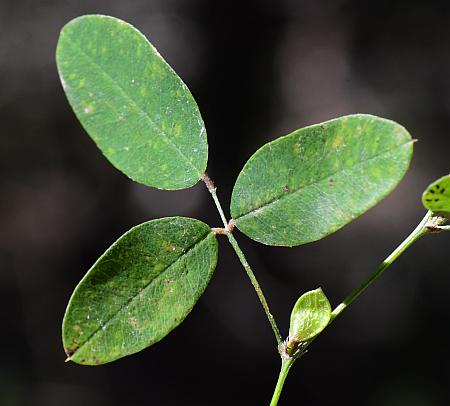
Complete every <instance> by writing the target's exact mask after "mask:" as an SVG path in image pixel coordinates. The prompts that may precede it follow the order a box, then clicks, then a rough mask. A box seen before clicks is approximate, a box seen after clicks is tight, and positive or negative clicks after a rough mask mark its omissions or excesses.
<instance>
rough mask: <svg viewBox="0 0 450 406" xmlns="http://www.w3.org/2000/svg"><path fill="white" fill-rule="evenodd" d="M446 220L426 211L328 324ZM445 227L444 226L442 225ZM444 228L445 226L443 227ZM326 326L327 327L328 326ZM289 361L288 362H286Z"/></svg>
mask: <svg viewBox="0 0 450 406" xmlns="http://www.w3.org/2000/svg"><path fill="white" fill-rule="evenodd" d="M445 221H446V220H445V219H443V218H440V217H436V216H435V217H433V214H432V213H431V212H428V213H427V214H426V215H425V217H424V218H423V219H422V221H421V222H420V224H419V225H418V226H417V227H416V228H415V229H414V231H413V232H412V233H411V234H410V235H409V236H408V237H407V238H406V239H405V240H404V241H403V242H402V243H401V244H400V245H399V246H398V247H397V248H396V249H395V250H394V251H393V252H392V254H391V255H389V256H388V257H387V258H386V259H385V260H384V261H383V262H382V263H381V264H380V265H379V266H378V268H377V269H375V271H374V272H373V273H372V274H371V275H370V276H369V277H368V278H367V279H366V280H365V281H364V282H363V283H362V284H361V285H360V286H358V287H357V288H356V289H355V290H353V291H352V292H351V293H350V294H349V295H348V296H347V297H346V298H345V299H344V300H343V302H342V303H340V304H339V305H338V306H337V307H336V308H335V309H334V310H333V311H332V313H331V320H330V323H329V324H328V326H329V325H330V324H331V323H332V322H333V320H334V319H335V318H336V317H337V316H339V315H340V314H341V313H342V312H343V311H344V310H345V309H346V308H347V307H348V306H349V305H350V304H351V303H352V302H353V301H354V300H355V299H356V298H357V297H358V296H359V295H360V294H361V293H362V292H364V291H365V290H366V289H367V288H368V287H369V286H370V285H371V284H372V282H373V281H375V279H377V278H378V277H379V276H380V275H381V274H382V273H383V272H384V271H385V270H386V268H387V267H388V266H389V265H391V264H392V263H393V262H394V261H395V260H396V259H397V258H398V257H399V256H400V255H402V254H403V253H404V252H405V251H406V250H407V249H408V248H409V247H410V246H411V245H412V244H414V243H415V242H416V241H417V240H418V239H420V238H421V237H423V236H424V235H426V234H429V233H433V232H437V230H441V229H442V228H443V226H442V224H443V223H444V222H445ZM444 227H446V226H444ZM444 229H445V228H444ZM328 326H327V327H328ZM316 338H317V337H314V338H313V339H312V340H310V341H308V343H306V344H305V345H303V347H302V354H304V353H305V352H306V349H307V348H308V347H309V346H310V345H311V343H312V342H313V341H314V340H315V339H316ZM284 356H285V357H286V358H282V365H281V371H280V375H279V377H278V382H277V386H276V387H275V392H274V394H273V398H272V402H271V403H270V405H271V406H276V405H277V402H278V399H279V397H280V393H281V391H282V389H283V384H284V381H285V380H286V376H287V374H288V372H289V369H290V367H291V366H292V364H293V363H294V361H295V359H297V358H291V357H289V355H288V354H284ZM287 357H289V358H287ZM288 361H290V363H288Z"/></svg>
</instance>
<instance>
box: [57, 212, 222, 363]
mask: <svg viewBox="0 0 450 406" xmlns="http://www.w3.org/2000/svg"><path fill="white" fill-rule="evenodd" d="M216 262H217V240H216V237H215V236H214V235H213V234H212V233H211V229H210V228H209V226H208V225H206V224H205V223H202V222H201V221H198V220H194V219H191V218H185V217H169V218H163V219H159V220H153V221H149V222H147V223H143V224H141V225H139V226H136V227H134V228H132V229H131V230H130V231H128V232H127V233H126V234H124V235H123V236H122V237H120V238H119V239H118V240H117V241H116V242H115V243H114V244H113V245H112V246H111V247H110V248H109V249H108V250H107V251H106V252H105V253H104V254H103V255H102V256H101V257H100V258H99V259H98V261H97V262H96V263H95V264H94V266H93V267H92V268H91V269H90V270H89V272H88V273H87V274H86V276H85V277H84V278H83V279H82V281H81V282H80V284H79V285H78V286H77V288H76V289H75V291H74V293H73V295H72V297H71V299H70V302H69V305H68V307H67V310H66V314H65V316H64V321H63V343H64V349H65V351H66V353H67V355H68V357H69V359H70V360H72V361H75V362H76V363H79V364H85V365H99V364H104V363H106V362H110V361H114V360H116V359H118V358H121V357H124V356H126V355H129V354H133V353H135V352H138V351H141V350H142V349H144V348H146V347H148V346H150V345H152V344H154V343H156V342H157V341H159V340H161V339H162V338H163V337H165V336H166V335H167V334H168V333H169V332H170V331H172V330H173V329H174V328H175V327H177V326H178V325H179V324H180V323H181V322H182V321H183V320H184V318H185V317H186V316H187V315H188V314H189V312H190V311H191V310H192V308H193V307H194V305H195V303H196V302H197V300H198V299H199V297H200V296H201V294H202V293H203V291H204V290H205V288H206V286H207V285H208V283H209V280H210V278H211V276H212V274H213V272H214V269H215V266H216Z"/></svg>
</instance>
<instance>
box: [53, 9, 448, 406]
mask: <svg viewBox="0 0 450 406" xmlns="http://www.w3.org/2000/svg"><path fill="white" fill-rule="evenodd" d="M57 65H58V70H59V74H60V77H61V81H62V84H63V87H64V90H65V92H66V95H67V97H68V99H69V102H70V104H71V106H72V108H73V110H74V112H75V114H76V115H77V117H78V119H79V120H80V122H81V123H82V125H83V127H84V128H85V129H86V131H87V132H88V133H89V135H90V136H91V137H92V139H93V140H94V141H95V143H96V144H97V146H98V147H99V148H100V149H101V151H102V152H103V154H104V155H105V156H106V157H107V159H108V160H109V161H110V162H111V163H112V164H113V165H114V166H115V167H116V168H118V169H119V170H121V171H122V172H123V173H124V174H126V175H127V176H128V177H130V178H131V179H133V180H135V181H137V182H140V183H143V184H145V185H148V186H152V187H156V188H159V189H168V190H175V189H182V188H187V187H190V186H193V185H194V184H196V183H197V182H198V181H200V180H202V181H203V182H204V183H205V185H206V187H207V189H208V191H209V192H210V194H211V196H212V198H213V200H214V203H215V205H216V207H217V210H218V212H219V214H220V217H221V220H222V222H223V227H219V228H211V227H210V226H208V225H206V224H205V223H203V222H201V221H199V220H195V219H192V218H184V217H171V218H163V219H158V220H152V221H148V222H146V223H143V224H141V225H138V226H136V227H134V228H132V229H131V230H130V231H128V232H127V233H125V234H124V235H123V236H122V237H120V238H119V239H118V240H117V241H116V242H115V243H114V244H113V245H112V246H111V247H110V248H109V249H108V250H107V251H106V252H105V253H104V254H103V255H102V256H101V257H100V258H99V260H98V261H97V262H96V263H95V264H94V265H93V267H92V268H91V269H90V270H89V271H88V273H87V274H86V276H85V277H84V278H83V279H82V281H81V282H80V283H79V285H78V286H77V287H76V289H75V291H74V293H73V295H72V298H71V299H70V302H69V305H68V307H67V310H66V314H65V317H64V321H63V343H64V349H65V351H66V353H67V356H68V360H72V361H74V362H77V363H79V364H85V365H99V364H103V363H107V362H110V361H114V360H116V359H118V358H121V357H124V356H126V355H129V354H132V353H135V352H138V351H140V350H142V349H144V348H146V347H148V346H150V345H152V344H153V343H155V342H157V341H159V340H161V339H162V338H163V337H165V336H166V335H167V334H168V333H169V332H170V331H171V330H173V329H174V328H175V327H176V326H178V325H179V324H180V323H181V322H182V321H183V320H184V318H185V317H186V316H187V315H188V313H189V312H190V311H191V310H192V308H193V306H194V305H195V303H196V301H197V300H198V298H199V297H200V296H201V294H202V293H203V291H204V289H205V288H206V286H207V285H208V282H209V280H210V278H211V277H212V274H213V272H214V268H215V266H216V262H217V242H216V236H217V235H224V236H226V238H228V240H229V242H230V244H231V245H232V247H233V248H234V250H235V252H236V254H237V256H238V257H239V259H240V261H241V263H242V265H243V267H244V269H245V271H246V273H247V275H248V277H249V279H250V281H251V283H252V285H253V287H254V288H255V291H256V293H257V295H258V297H259V299H260V301H261V304H262V306H263V308H264V311H265V313H266V315H267V318H268V321H269V322H270V325H271V327H272V329H273V332H274V335H275V338H276V341H277V346H278V351H279V354H280V357H281V361H282V367H281V371H280V375H279V380H278V382H277V385H276V388H275V391H274V395H273V399H272V402H271V404H272V405H276V404H277V403H278V399H279V396H280V393H281V390H282V388H283V384H284V381H285V379H286V376H287V373H288V371H289V369H290V368H291V366H292V364H293V363H294V362H295V360H297V359H299V358H300V357H301V356H302V355H303V354H305V351H306V349H307V348H308V347H309V346H310V345H311V343H312V342H313V341H314V339H315V338H316V337H317V336H318V335H319V334H320V333H321V332H322V331H323V330H324V329H325V328H326V327H327V326H329V325H330V324H331V323H332V322H333V321H334V319H335V318H336V317H337V316H339V315H340V314H341V313H342V311H343V310H344V309H345V308H346V307H347V306H348V305H350V304H351V303H352V302H353V301H354V300H355V299H356V298H357V297H358V296H359V295H360V294H361V293H362V292H363V291H364V290H365V289H366V288H367V287H368V286H369V285H370V284H371V283H372V282H373V281H374V280H375V279H376V278H377V277H378V276H380V275H381V274H382V273H383V271H384V270H385V269H386V268H387V267H388V266H389V265H390V264H392V263H393V262H394V261H395V259H396V258H398V257H399V256H400V255H401V254H402V253H403V252H404V251H405V250H406V249H407V248H408V247H409V246H410V245H411V244H412V243H414V242H415V241H416V240H418V239H419V238H420V237H422V236H424V235H426V234H430V233H436V232H440V231H448V230H449V226H448V225H445V223H446V222H447V220H448V219H449V218H450V176H445V177H443V178H441V179H439V180H438V181H436V182H435V183H433V184H431V185H430V186H429V187H428V188H427V190H426V191H425V193H424V195H423V203H424V205H425V207H426V208H427V209H428V210H429V211H428V213H427V214H426V216H425V217H424V219H423V220H422V221H421V222H420V224H419V225H418V226H417V228H416V229H415V230H414V231H413V232H412V233H411V234H410V236H408V237H407V238H406V239H405V241H404V242H403V243H402V244H400V246H399V247H398V248H397V249H396V250H394V252H393V253H392V254H391V255H390V256H389V257H388V258H386V260H385V261H383V262H382V263H381V265H380V266H379V267H378V268H377V269H376V270H375V271H374V272H373V273H372V275H371V276H370V277H369V278H368V279H367V280H366V281H365V282H364V283H363V284H362V285H361V286H359V287H358V288H356V289H355V290H354V291H353V292H352V293H351V294H350V295H349V296H348V297H347V298H345V299H344V300H343V301H342V303H340V304H339V305H338V306H337V307H336V308H335V309H334V310H332V309H331V306H330V303H329V301H328V299H327V298H326V296H325V294H324V293H323V291H322V290H321V289H317V290H313V291H310V292H307V293H305V294H303V295H302V296H301V297H300V298H299V299H298V301H297V302H296V304H295V306H294V308H293V310H292V314H291V323H290V328H289V334H288V337H287V338H286V340H284V341H283V339H282V335H281V334H280V332H279V329H278V327H277V324H276V322H275V319H274V317H273V316H272V314H271V312H270V309H269V306H268V304H267V301H266V299H265V297H264V294H263V292H262V289H261V287H260V286H259V283H258V281H257V279H256V277H255V275H254V273H253V270H252V268H251V267H250V265H249V264H248V262H247V260H246V258H245V256H244V253H243V252H242V251H241V249H240V247H239V245H238V242H237V241H236V239H235V238H234V235H233V230H234V229H235V228H238V229H239V230H240V231H241V232H243V233H244V234H246V235H247V236H249V237H250V238H252V239H253V240H256V241H259V242H261V243H263V244H267V245H280V246H297V245H301V244H305V243H308V242H312V241H316V240H319V239H321V238H323V237H325V236H327V235H329V234H331V233H333V232H334V231H337V230H339V229H340V228H342V227H343V226H344V225H346V224H347V223H349V222H351V221H352V220H354V219H355V218H356V217H358V216H359V215H361V214H363V213H364V212H365V211H367V210H368V209H369V208H371V207H373V206H374V205H375V204H376V203H378V202H379V201H380V200H381V199H383V198H384V197H385V196H386V195H387V194H389V193H390V192H391V191H392V190H393V189H394V188H395V187H396V186H397V184H398V183H399V182H400V180H401V179H402V177H403V175H404V174H405V172H406V171H407V169H408V166H409V163H410V160H411V157H412V152H413V140H412V139H411V136H410V135H409V133H408V132H407V131H406V130H405V129H404V128H403V127H402V126H400V125H398V124H397V123H395V122H393V121H390V120H386V119H382V118H379V117H375V116H371V115H364V114H356V115H350V116H346V117H341V118H338V119H334V120H331V121H327V122H324V123H321V124H317V125H313V126H310V127H306V128H303V129H300V130H297V131H294V132H293V133H291V134H289V135H286V136H284V137H281V138H279V139H277V140H275V141H272V142H269V143H268V144H266V145H264V146H263V147H261V148H260V149H259V150H258V151H257V152H256V153H255V154H254V155H253V156H252V157H251V158H250V159H249V160H248V162H247V163H246V164H245V166H244V168H243V169H242V171H241V173H240V175H239V177H238V178H237V181H236V184H235V186H234V190H233V193H232V198H231V209H230V211H231V216H232V219H231V220H228V219H227V218H226V216H225V214H224V211H223V209H222V207H221V204H220V201H219V199H218V197H217V193H216V187H215V186H214V184H213V182H212V181H211V179H210V178H209V177H208V176H207V175H206V173H205V170H206V166H207V157H208V145H207V138H206V130H205V126H204V123H203V119H202V117H201V115H200V112H199V110H198V107H197V105H196V103H195V100H194V98H193V97H192V95H191V93H190V92H189V90H188V88H187V87H186V85H185V84H184V83H183V82H182V81H181V79H180V78H179V77H178V76H177V75H176V73H175V72H174V71H173V70H172V69H171V68H170V67H169V65H168V64H167V63H166V62H165V61H164V60H163V59H162V57H161V56H160V55H159V54H158V52H157V51H156V50H155V48H154V47H153V46H152V45H151V44H150V43H149V42H148V41H147V40H146V38H145V37H144V36H143V35H142V34H141V33H140V32H138V31H137V30H136V29H135V28H133V27H132V26H131V25H129V24H127V23H125V22H123V21H121V20H118V19H116V18H113V17H107V16H98V15H91V16H83V17H79V18H77V19H75V20H73V21H71V22H70V23H68V24H67V25H66V26H65V27H64V28H63V30H62V32H61V36H60V39H59V42H58V47H57Z"/></svg>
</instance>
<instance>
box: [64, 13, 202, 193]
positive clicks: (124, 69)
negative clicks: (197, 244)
mask: <svg viewBox="0 0 450 406" xmlns="http://www.w3.org/2000/svg"><path fill="white" fill-rule="evenodd" d="M56 61H57V65H58V71H59V75H60V78H61V82H62V85H63V88H64V91H65V92H66V95H67V98H68V100H69V102H70V104H71V106H72V108H73V110H74V112H75V114H76V116H77V117H78V119H79V120H80V122H81V124H82V125H83V127H84V128H85V130H86V131H87V133H88V134H89V135H90V136H91V137H92V139H93V140H94V141H95V143H96V144H97V146H98V147H99V148H100V149H101V151H102V152H103V154H104V155H105V156H106V157H107V158H108V160H109V161H110V162H111V163H112V164H113V165H114V166H115V167H116V168H117V169H119V170H120V171H122V172H123V173H125V174H126V175H127V176H128V177H130V178H131V179H133V180H135V181H137V182H140V183H143V184H145V185H148V186H153V187H156V188H159V189H169V190H173V189H182V188H187V187H190V186H192V185H194V184H195V183H197V182H198V181H199V179H200V178H201V176H202V175H203V174H204V172H205V169H206V164H207V160H208V145H207V138H206V131H205V125H204V123H203V120H202V117H201V115H200V112H199V109H198V107H197V104H196V102H195V100H194V98H193V97H192V94H191V93H190V91H189V89H188V88H187V87H186V85H185V84H184V83H183V81H182V80H181V79H180V78H179V76H178V75H177V74H176V73H175V72H174V71H173V70H172V68H171V67H170V66H169V65H168V64H167V63H166V62H165V61H164V59H163V58H162V57H161V55H160V54H159V53H158V51H157V50H156V49H155V48H154V47H153V46H152V45H151V44H150V43H149V42H148V41H147V39H146V38H145V37H144V35H143V34H141V33H140V32H139V31H138V30H136V29H135V28H134V27H132V26H131V25H130V24H128V23H125V22H124V21H121V20H119V19H117V18H114V17H107V16H100V15H87V16H82V17H79V18H76V19H74V20H72V21H70V22H69V23H68V24H67V25H66V26H65V27H64V28H63V29H62V31H61V35H60V37H59V41H58V46H57V51H56Z"/></svg>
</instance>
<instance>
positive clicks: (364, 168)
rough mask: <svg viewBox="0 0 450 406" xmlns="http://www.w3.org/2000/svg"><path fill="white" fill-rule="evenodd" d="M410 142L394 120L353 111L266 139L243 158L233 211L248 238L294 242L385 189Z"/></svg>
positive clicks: (319, 234) (401, 167)
mask: <svg viewBox="0 0 450 406" xmlns="http://www.w3.org/2000/svg"><path fill="white" fill-rule="evenodd" d="M412 144H413V141H412V139H411V136H410V135H409V133H408V132H407V131H406V130H405V129H404V128H403V127H402V126H400V125H399V124H397V123H395V122H393V121H390V120H385V119H382V118H379V117H375V116H370V115H364V114H356V115H351V116H346V117H341V118H338V119H335V120H331V121H327V122H324V123H322V124H317V125H313V126H310V127H306V128H303V129H300V130H297V131H294V132H293V133H291V134H289V135H287V136H285V137H281V138H279V139H277V140H275V141H272V142H269V143H268V144H266V145H264V146H263V147H262V148H260V149H259V150H258V151H257V152H256V153H255V154H254V155H253V156H252V157H251V158H250V159H249V160H248V162H247V163H246V164H245V166H244V168H243V169H242V171H241V173H240V174H239V176H238V179H237V181H236V184H235V186H234V190H233V195H232V198H231V215H232V217H233V218H234V219H235V220H236V225H237V227H238V228H239V229H240V230H241V231H242V232H243V233H244V234H246V235H248V236H249V237H250V238H252V239H254V240H256V241H259V242H262V243H264V244H268V245H284V246H294V245H300V244H305V243H308V242H311V241H315V240H319V239H321V238H323V237H325V236H327V235H329V234H330V233H332V232H334V231H336V230H338V229H339V228H341V227H343V226H344V225H345V224H347V223H349V222H350V221H352V220H353V219H355V218H356V217H358V216H359V215H361V214H362V213H364V212H365V211H366V210H368V209H369V208H371V207H372V206H374V205H375V204H376V203H377V202H379V201H380V200H381V199H383V198H384V197H385V196H386V195H387V194H389V193H390V192H391V191H392V190H393V189H394V188H395V186H397V184H398V183H399V182H400V180H401V179H402V177H403V175H404V174H405V172H406V170H407V169H408V166H409V163H410V160H411V156H412V152H413V145H412Z"/></svg>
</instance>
